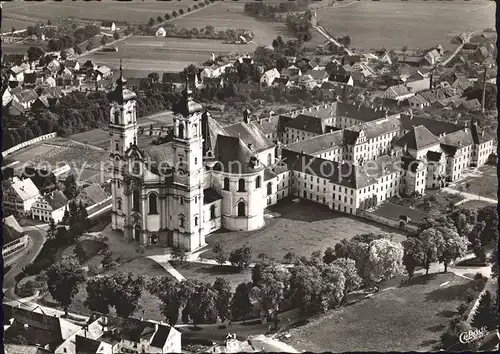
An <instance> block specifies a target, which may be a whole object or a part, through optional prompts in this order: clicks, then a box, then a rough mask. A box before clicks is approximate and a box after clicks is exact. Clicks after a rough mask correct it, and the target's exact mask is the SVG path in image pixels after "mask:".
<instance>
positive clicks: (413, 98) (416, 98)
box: [408, 95, 429, 106]
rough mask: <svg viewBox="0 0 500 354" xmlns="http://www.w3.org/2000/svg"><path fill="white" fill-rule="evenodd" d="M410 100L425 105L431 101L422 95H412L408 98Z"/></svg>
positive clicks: (415, 103)
mask: <svg viewBox="0 0 500 354" xmlns="http://www.w3.org/2000/svg"><path fill="white" fill-rule="evenodd" d="M408 102H409V103H410V104H414V105H424V106H425V105H428V104H429V101H427V100H426V99H425V98H424V97H422V96H420V95H415V96H411V97H410V98H408Z"/></svg>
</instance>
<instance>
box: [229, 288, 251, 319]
mask: <svg viewBox="0 0 500 354" xmlns="http://www.w3.org/2000/svg"><path fill="white" fill-rule="evenodd" d="M252 287H253V285H252V283H241V284H239V285H238V286H237V287H236V290H235V292H234V294H233V297H232V299H231V316H232V319H233V320H240V319H243V320H245V319H246V318H247V317H248V315H249V314H250V313H251V312H252V307H253V306H252V303H251V302H250V289H252Z"/></svg>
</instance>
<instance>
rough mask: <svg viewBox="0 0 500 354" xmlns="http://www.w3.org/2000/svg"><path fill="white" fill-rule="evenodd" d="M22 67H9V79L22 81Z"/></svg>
mask: <svg viewBox="0 0 500 354" xmlns="http://www.w3.org/2000/svg"><path fill="white" fill-rule="evenodd" d="M24 71H25V70H24V69H23V68H21V67H20V66H18V65H16V66H13V67H11V68H10V70H9V73H10V75H11V76H10V77H9V81H17V82H23V81H24Z"/></svg>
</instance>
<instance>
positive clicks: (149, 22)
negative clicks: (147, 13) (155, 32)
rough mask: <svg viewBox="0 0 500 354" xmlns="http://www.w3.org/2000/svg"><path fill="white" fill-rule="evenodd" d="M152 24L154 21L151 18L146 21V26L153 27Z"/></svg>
mask: <svg viewBox="0 0 500 354" xmlns="http://www.w3.org/2000/svg"><path fill="white" fill-rule="evenodd" d="M154 24H155V19H154V18H152V17H151V18H150V19H149V21H148V26H149V27H153V25H154Z"/></svg>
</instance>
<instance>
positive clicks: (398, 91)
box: [387, 85, 410, 97]
mask: <svg viewBox="0 0 500 354" xmlns="http://www.w3.org/2000/svg"><path fill="white" fill-rule="evenodd" d="M387 91H390V92H392V93H394V95H395V96H396V97H398V96H404V95H408V94H409V93H410V91H408V89H407V88H406V87H405V86H402V85H395V86H391V87H389V88H388V89H387Z"/></svg>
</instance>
